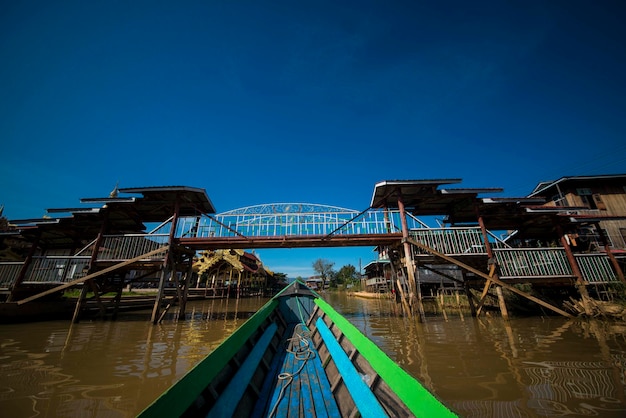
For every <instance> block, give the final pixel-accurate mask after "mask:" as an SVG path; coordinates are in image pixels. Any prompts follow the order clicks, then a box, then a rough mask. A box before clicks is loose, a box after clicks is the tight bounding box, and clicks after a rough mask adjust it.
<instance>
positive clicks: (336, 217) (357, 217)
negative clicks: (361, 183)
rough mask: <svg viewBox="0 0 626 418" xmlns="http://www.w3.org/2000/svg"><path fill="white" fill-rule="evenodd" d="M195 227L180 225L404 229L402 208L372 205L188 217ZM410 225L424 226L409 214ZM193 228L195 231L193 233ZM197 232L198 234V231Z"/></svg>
mask: <svg viewBox="0 0 626 418" xmlns="http://www.w3.org/2000/svg"><path fill="white" fill-rule="evenodd" d="M184 222H187V223H188V224H191V223H194V226H193V227H188V228H184V227H183V228H178V229H179V230H184V231H186V232H185V234H186V236H196V237H200V238H206V237H233V236H237V235H241V236H245V237H276V236H313V235H315V236H320V235H321V236H325V235H330V234H334V235H359V234H388V233H397V232H400V231H401V230H402V229H401V223H400V213H399V211H384V210H380V209H370V210H368V211H365V212H361V213H359V212H353V211H345V212H341V211H334V212H311V213H276V214H267V213H263V214H225V215H216V216H215V217H203V218H201V219H200V220H199V221H198V220H186V221H184ZM407 222H408V224H409V228H421V227H423V226H424V225H423V223H421V221H419V220H418V219H417V218H413V217H409V219H408V220H407ZM190 231H193V233H190ZM194 234H195V235H194Z"/></svg>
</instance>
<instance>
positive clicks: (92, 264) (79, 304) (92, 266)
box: [72, 209, 109, 323]
mask: <svg viewBox="0 0 626 418" xmlns="http://www.w3.org/2000/svg"><path fill="white" fill-rule="evenodd" d="M108 214H109V211H108V209H105V210H104V213H103V219H102V225H100V231H98V236H97V237H96V239H95V241H94V243H93V249H92V250H91V257H89V264H88V265H87V275H88V276H89V275H90V274H93V272H94V271H95V270H96V261H98V253H99V252H100V245H101V244H102V240H103V239H104V234H105V233H106V231H107V227H108V219H109V215H108ZM88 287H91V288H92V289H94V293H95V295H96V297H97V298H98V299H97V300H98V302H99V303H100V304H101V302H100V295H98V290H97V288H95V286H94V283H93V279H90V280H87V281H84V282H83V287H82V289H81V290H80V296H79V297H78V300H77V301H76V307H75V308H74V316H73V317H72V322H73V323H78V321H80V313H81V310H82V308H83V305H84V304H85V298H86V297H87V292H88ZM101 309H102V307H101ZM100 313H101V315H102V317H103V318H104V312H103V311H101V312H100Z"/></svg>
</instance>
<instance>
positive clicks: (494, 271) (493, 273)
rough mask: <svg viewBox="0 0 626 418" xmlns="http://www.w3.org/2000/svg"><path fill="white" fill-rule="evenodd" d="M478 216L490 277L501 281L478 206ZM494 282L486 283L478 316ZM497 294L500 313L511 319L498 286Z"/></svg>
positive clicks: (488, 281) (500, 288)
mask: <svg viewBox="0 0 626 418" xmlns="http://www.w3.org/2000/svg"><path fill="white" fill-rule="evenodd" d="M476 215H477V217H478V225H479V226H480V232H481V233H482V236H483V242H484V243H485V250H486V251H487V257H489V277H495V278H496V279H499V278H500V276H499V275H498V271H497V268H498V266H497V264H496V259H495V257H494V254H493V249H492V248H491V243H490V242H489V234H488V233H487V228H486V227H485V221H484V219H483V216H482V215H481V214H480V212H479V210H478V206H477V207H476ZM491 283H492V281H491V280H487V282H486V283H485V291H484V292H483V295H482V297H481V299H480V306H479V307H478V311H477V313H476V314H477V315H480V311H481V309H482V307H483V303H485V298H486V297H487V292H488V291H489V286H490V285H491ZM496 294H497V295H498V302H499V305H500V313H501V314H502V317H503V318H504V319H509V312H508V310H507V309H506V304H505V303H504V295H503V294H502V287H501V286H496Z"/></svg>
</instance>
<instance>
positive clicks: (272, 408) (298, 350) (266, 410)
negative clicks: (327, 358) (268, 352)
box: [253, 326, 340, 417]
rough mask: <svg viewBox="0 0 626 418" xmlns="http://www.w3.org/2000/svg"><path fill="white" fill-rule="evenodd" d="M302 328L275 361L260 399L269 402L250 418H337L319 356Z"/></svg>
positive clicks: (337, 411)
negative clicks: (269, 417) (271, 417)
mask: <svg viewBox="0 0 626 418" xmlns="http://www.w3.org/2000/svg"><path fill="white" fill-rule="evenodd" d="M302 329H303V328H302V327H298V326H297V327H295V329H294V331H292V332H290V333H289V334H288V335H290V336H291V337H290V340H289V341H290V342H289V346H288V348H289V349H288V350H286V351H285V354H284V355H283V356H276V358H275V359H274V364H273V365H272V369H273V370H272V372H271V373H269V378H268V379H266V381H265V383H264V385H263V388H262V389H261V396H260V399H269V402H268V403H267V404H265V405H262V404H259V405H257V408H256V409H255V411H254V414H253V417H263V416H273V417H311V416H314V417H337V416H340V412H339V408H338V407H337V403H336V402H335V399H334V397H333V395H332V391H331V387H330V383H329V381H328V378H327V377H326V374H325V373H324V369H323V365H322V362H321V360H320V356H319V354H318V352H317V350H316V349H315V347H313V343H312V342H311V340H310V338H309V337H308V336H307V335H306V333H305V334H304V335H303V334H302Z"/></svg>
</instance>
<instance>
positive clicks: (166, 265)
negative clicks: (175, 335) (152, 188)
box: [150, 196, 180, 325]
mask: <svg viewBox="0 0 626 418" xmlns="http://www.w3.org/2000/svg"><path fill="white" fill-rule="evenodd" d="M179 212H180V203H179V198H178V196H176V201H175V202H174V215H172V222H171V225H170V235H169V237H168V242H167V244H168V250H167V252H166V253H165V258H164V259H163V266H162V270H161V278H160V280H159V291H158V292H157V298H156V300H155V301H154V306H153V307H152V317H151V318H150V321H151V322H152V323H153V324H154V325H156V324H157V323H159V321H160V318H161V317H160V316H159V311H160V309H161V301H162V299H163V293H164V289H163V287H164V286H165V271H166V270H169V272H170V274H176V272H175V271H174V268H175V264H176V263H175V260H174V259H173V257H174V256H173V254H172V245H173V244H174V235H175V234H176V226H177V224H178V214H179Z"/></svg>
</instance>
